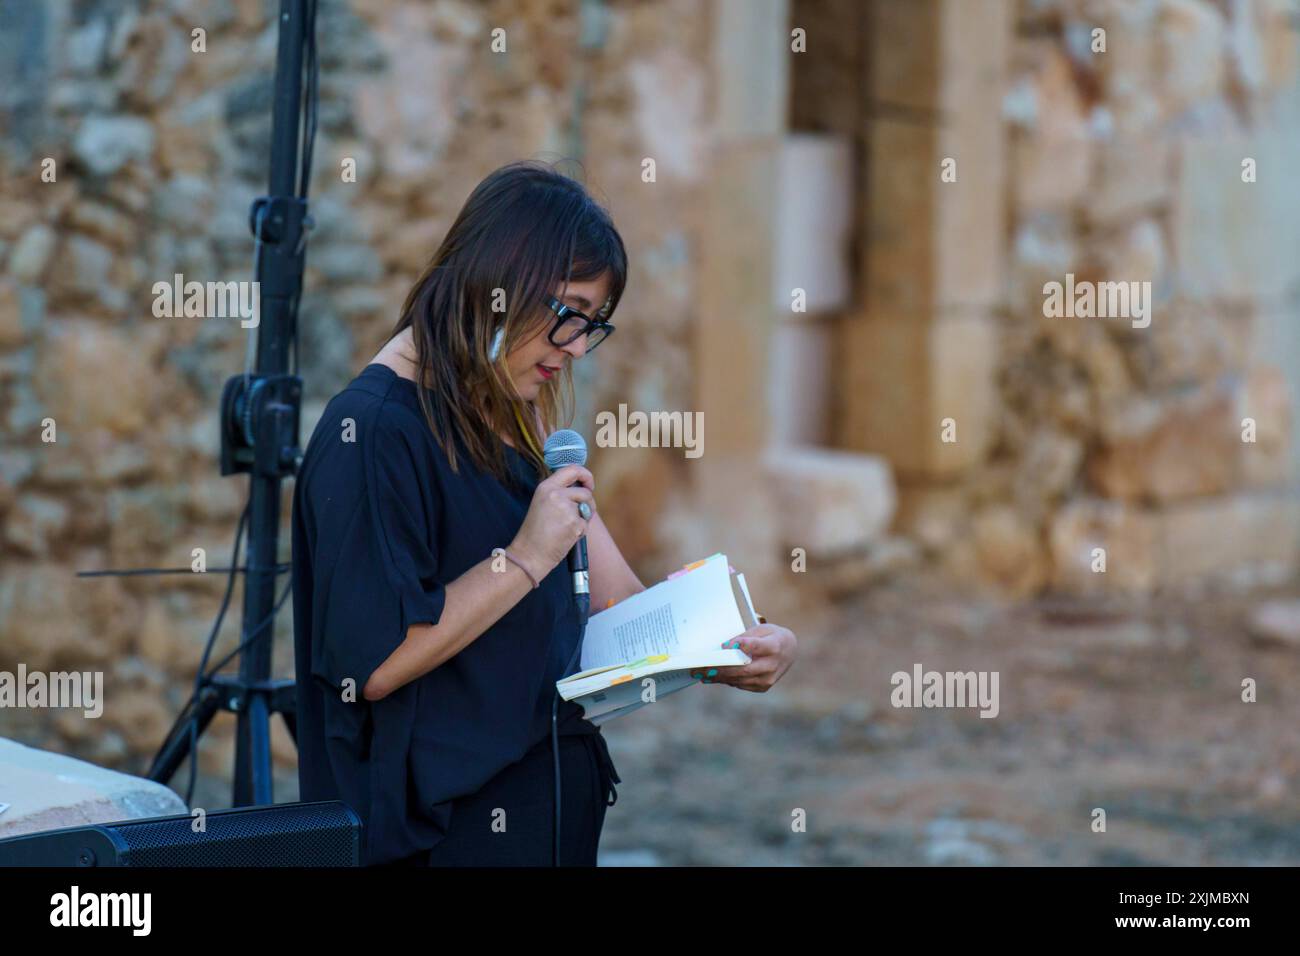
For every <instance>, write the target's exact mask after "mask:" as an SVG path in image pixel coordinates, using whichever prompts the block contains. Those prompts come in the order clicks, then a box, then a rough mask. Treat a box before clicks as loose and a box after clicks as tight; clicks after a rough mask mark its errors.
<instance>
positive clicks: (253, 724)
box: [234, 693, 275, 807]
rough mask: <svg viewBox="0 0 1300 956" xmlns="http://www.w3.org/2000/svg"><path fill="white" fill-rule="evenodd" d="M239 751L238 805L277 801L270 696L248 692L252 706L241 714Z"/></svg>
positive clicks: (236, 804)
mask: <svg viewBox="0 0 1300 956" xmlns="http://www.w3.org/2000/svg"><path fill="white" fill-rule="evenodd" d="M235 739H236V747H235V753H236V755H237V756H238V757H239V758H240V759H238V760H237V762H236V765H235V794H234V796H235V801H234V805H235V806H237V807H250V806H265V805H267V804H270V803H274V802H275V800H274V798H273V797H272V794H271V715H270V710H269V708H268V707H267V702H266V695H265V694H262V693H252V694H249V695H248V707H247V709H246V710H244V711H242V712H241V713H240V714H239V724H238V730H237V735H236V738H235Z"/></svg>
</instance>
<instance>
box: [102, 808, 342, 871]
mask: <svg viewBox="0 0 1300 956" xmlns="http://www.w3.org/2000/svg"><path fill="white" fill-rule="evenodd" d="M205 825H206V827H207V830H206V832H203V833H195V832H194V830H193V818H191V817H171V818H167V819H161V820H148V821H142V822H140V823H119V824H115V825H114V826H113V829H114V830H116V831H117V833H118V834H119V835H120V836H121V838H122V839H123V840H124V841H125V842H126V844H127V847H128V857H127V860H128V862H127V865H128V866H249V867H264V866H267V867H269V866H356V865H357V856H358V849H359V847H358V843H359V824H358V822H357V819H356V816H355V815H354V814H353V813H352V812H351V811H350V810H348V809H347V807H345V806H344V805H343V804H340V803H336V802H327V803H299V804H285V805H282V806H269V807H250V808H246V809H238V810H221V811H214V812H212V813H209V814H208V815H207V819H206V821H205Z"/></svg>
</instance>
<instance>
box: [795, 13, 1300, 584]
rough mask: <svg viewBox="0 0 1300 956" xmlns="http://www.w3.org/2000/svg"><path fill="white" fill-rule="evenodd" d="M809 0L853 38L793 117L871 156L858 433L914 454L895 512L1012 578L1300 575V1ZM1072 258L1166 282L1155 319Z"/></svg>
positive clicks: (843, 396)
mask: <svg viewBox="0 0 1300 956" xmlns="http://www.w3.org/2000/svg"><path fill="white" fill-rule="evenodd" d="M793 22H794V23H796V24H800V25H804V26H806V27H807V28H808V30H809V33H810V35H821V36H825V37H833V38H834V39H833V40H831V41H829V42H827V43H826V45H825V46H824V47H823V48H821V49H823V50H824V51H825V52H824V55H823V56H821V57H819V58H816V59H812V58H810V59H809V60H808V61H806V62H804V63H802V64H801V65H797V66H796V73H795V83H794V90H795V99H794V102H793V117H794V121H795V123H796V124H797V125H798V126H799V128H802V129H806V130H810V131H816V132H817V133H819V134H821V135H827V136H832V137H839V138H842V139H845V140H847V141H849V142H851V143H852V144H853V145H854V146H855V148H856V150H857V155H858V157H859V162H860V167H859V173H858V176H857V179H856V188H857V190H858V193H859V195H858V197H857V204H858V206H859V218H858V223H859V225H858V230H857V245H856V250H857V251H856V262H857V281H856V295H855V297H854V300H853V302H852V303H850V304H849V305H847V306H846V307H845V308H844V309H843V311H842V313H841V315H840V316H839V320H838V323H837V327H838V331H837V342H838V349H837V353H836V356H837V357H836V361H835V362H834V364H833V368H832V371H833V372H834V374H835V376H836V378H837V381H838V390H837V393H836V403H835V408H834V415H835V423H834V425H835V429H834V431H835V435H836V441H837V443H838V444H840V445H841V446H843V447H847V448H853V449H858V450H860V451H864V452H871V453H875V454H878V455H881V456H883V457H884V458H885V459H886V460H887V461H889V463H890V464H891V466H892V467H893V468H894V470H895V473H896V474H897V475H898V477H899V480H900V506H899V514H898V520H897V523H896V527H897V529H898V530H900V531H902V532H903V533H905V534H907V535H908V536H910V537H911V538H912V539H913V540H915V541H917V542H919V543H920V544H921V545H922V546H923V548H924V549H925V551H926V553H928V554H929V555H930V556H931V557H932V558H933V560H934V561H935V562H936V563H938V564H940V565H942V566H944V567H945V568H947V569H948V570H949V571H951V572H954V573H955V574H956V575H957V576H958V577H960V578H961V579H963V580H966V581H968V582H976V583H983V584H988V585H990V586H992V587H994V588H996V589H998V590H1000V591H1002V592H1004V593H1008V594H1011V595H1018V596H1029V595H1037V594H1042V593H1045V592H1056V593H1061V594H1074V595H1099V594H1105V593H1115V592H1118V593H1123V594H1150V593H1152V592H1153V591H1157V590H1159V589H1161V588H1186V587H1189V586H1199V585H1202V584H1204V583H1207V582H1208V581H1210V580H1212V579H1228V580H1230V581H1232V582H1234V583H1236V584H1251V583H1258V582H1260V581H1265V580H1275V579H1278V578H1283V577H1285V576H1287V575H1289V574H1290V573H1292V572H1293V571H1294V568H1295V563H1296V554H1297V547H1298V546H1300V510H1298V509H1300V504H1298V501H1297V495H1296V490H1297V485H1296V479H1297V475H1300V468H1297V461H1298V458H1297V449H1298V448H1300V441H1298V440H1297V438H1298V434H1300V433H1298V430H1297V424H1298V423H1297V419H1296V416H1295V414H1294V411H1293V409H1294V401H1295V395H1296V391H1297V388H1298V387H1300V335H1297V327H1298V326H1300V321H1298V320H1300V282H1298V280H1300V260H1298V259H1297V258H1296V256H1295V255H1294V250H1295V249H1296V247H1297V238H1298V236H1297V231H1298V229H1300V225H1298V224H1300V189H1298V188H1297V186H1296V184H1295V182H1294V180H1293V179H1292V177H1291V176H1290V173H1289V163H1290V159H1291V158H1292V157H1294V156H1296V155H1300V153H1298V152H1297V149H1300V113H1298V112H1297V111H1298V109H1300V88H1298V87H1297V76H1296V47H1297V25H1296V10H1295V7H1294V5H1293V4H1286V3H1282V2H1273V0H1243V2H1213V0H1122V2H1121V0H1116V2H1106V0H1025V2H1020V3H1016V2H1011V0H987V2H980V3H966V2H962V0H934V2H926V3H909V2H906V0H872V2H870V3H866V4H850V3H838V2H836V0H805V2H802V3H796V4H795V7H794V11H793ZM1097 31H1099V32H1097ZM796 63H797V64H799V63H800V61H798V60H796ZM1247 160H1250V161H1251V162H1250V163H1246V165H1245V166H1243V163H1244V162H1245V161H1247ZM946 163H951V164H952V165H951V168H950V172H951V173H952V175H951V176H950V177H946V178H945V175H944V172H945V164H946ZM1248 168H1249V170H1250V171H1252V172H1253V174H1254V175H1253V181H1246V180H1247V179H1250V178H1251V177H1250V176H1249V175H1245V174H1246V172H1247V169H1248ZM1071 276H1072V277H1073V280H1076V281H1077V282H1079V283H1081V284H1083V283H1094V284H1097V283H1107V282H1124V283H1135V282H1136V283H1142V282H1149V283H1150V284H1151V285H1150V295H1151V315H1150V324H1149V325H1147V326H1146V327H1141V328H1139V327H1137V326H1138V325H1139V324H1141V320H1140V319H1137V318H1135V319H1134V320H1132V321H1130V320H1129V319H1126V318H1069V317H1047V316H1046V315H1045V311H1044V306H1045V299H1046V297H1045V294H1044V291H1045V285H1046V284H1047V283H1050V282H1058V283H1062V284H1064V283H1066V282H1067V281H1069V280H1068V279H1067V277H1071ZM1244 419H1251V420H1253V423H1254V429H1255V434H1254V438H1255V440H1254V441H1244V440H1243V434H1244V432H1243V420H1244ZM1099 548H1100V549H1103V550H1104V552H1105V555H1104V560H1105V571H1104V573H1103V572H1102V570H1101V567H1102V565H1101V563H1100V560H1099V559H1100V558H1101V554H1100V552H1098V551H1097V549H1099Z"/></svg>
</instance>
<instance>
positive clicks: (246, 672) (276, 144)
mask: <svg viewBox="0 0 1300 956" xmlns="http://www.w3.org/2000/svg"><path fill="white" fill-rule="evenodd" d="M316 3H317V0H281V2H280V16H279V23H280V31H279V47H278V49H277V53H276V67H275V89H274V100H273V113H272V132H271V157H270V188H269V194H268V195H266V196H261V197H259V198H258V199H256V200H255V201H254V202H253V206H252V209H251V210H250V214H249V225H250V228H251V229H252V232H253V237H254V239H255V241H256V249H257V257H256V267H255V270H256V271H255V278H256V281H258V282H259V283H260V290H261V298H260V310H259V316H260V318H259V324H258V326H257V350H256V360H255V362H254V363H253V364H252V365H251V367H250V368H249V369H246V370H245V373H244V374H243V375H239V376H235V377H233V378H231V379H229V380H228V381H227V382H226V386H225V389H224V390H223V392H222V396H221V474H223V475H232V474H236V473H239V472H247V473H248V475H249V501H248V511H247V516H248V525H249V531H248V536H249V543H248V560H247V566H246V567H245V568H243V569H242V570H243V571H244V594H243V600H244V607H243V621H242V629H241V635H242V636H241V641H240V646H239V649H238V653H239V658H240V660H239V673H238V676H230V677H226V676H222V675H215V674H214V675H207V674H202V673H200V678H199V681H198V686H197V691H196V695H195V697H194V698H193V699H192V700H191V701H190V704H189V705H188V707H187V710H186V713H185V714H183V715H182V717H181V718H180V719H178V721H177V723H176V725H175V726H174V727H173V729H172V733H171V734H169V736H168V739H167V741H166V742H164V744H163V746H162V748H161V749H160V750H159V752H158V755H157V756H156V757H155V758H154V763H153V766H152V767H151V768H150V771H149V778H150V779H152V780H157V781H159V782H163V783H166V782H167V781H168V780H170V779H171V777H172V775H173V774H174V773H175V772H176V769H177V768H178V767H179V766H180V764H181V763H182V762H183V761H184V760H185V758H186V757H190V758H191V760H193V759H195V758H196V757H197V754H195V753H194V752H193V750H194V747H195V745H196V743H197V737H198V735H199V734H201V733H202V732H203V730H204V729H205V728H206V727H207V725H208V724H209V723H210V722H211V720H212V718H213V717H214V716H215V715H216V714H217V712H219V711H222V710H224V711H229V712H233V713H234V714H235V715H236V717H237V731H236V744H235V777H234V787H233V794H232V805H233V806H236V807H242V806H255V805H263V804H269V803H273V802H274V798H273V795H272V786H271V779H272V778H271V737H270V718H271V715H272V714H280V715H281V716H282V717H283V718H284V720H285V723H286V724H287V725H288V728H289V732H290V734H291V735H293V736H294V738H295V740H296V738H297V726H296V722H295V716H294V715H295V709H294V693H293V691H294V683H293V681H291V680H272V679H271V651H272V646H273V642H272V640H271V637H272V635H273V633H274V617H275V613H276V610H277V609H278V607H279V605H280V603H282V602H283V597H282V598H281V600H280V601H279V602H277V601H276V597H275V584H276V576H277V574H278V573H279V572H280V571H282V570H284V569H283V568H279V567H277V564H276V552H277V550H278V543H279V530H280V492H281V484H282V482H283V480H284V479H285V478H287V477H290V476H292V475H293V474H295V472H296V471H297V468H298V465H299V463H300V462H301V460H302V450H301V448H300V447H299V411H300V408H301V404H302V380H301V379H300V378H299V377H298V376H297V375H296V374H294V372H296V367H297V349H296V343H297V318H298V301H299V298H300V296H301V293H302V275H303V263H304V261H305V246H306V238H307V231H308V230H309V229H310V227H311V220H310V218H309V217H308V215H307V185H308V180H309V178H310V173H311V154H312V142H313V139H314V136H315V127H316V109H315V104H316V90H317V63H316V40H315V23H316ZM304 63H305V64H306V66H307V71H308V97H307V99H308V113H307V117H306V126H305V128H304V126H303V109H302V106H303V67H304ZM291 354H292V356H293V358H294V368H293V370H292V371H291V369H290V364H289V363H290V356H291ZM233 563H234V561H233V560H232V564H233ZM284 596H287V591H286V592H285V595H284ZM205 663H206V659H205Z"/></svg>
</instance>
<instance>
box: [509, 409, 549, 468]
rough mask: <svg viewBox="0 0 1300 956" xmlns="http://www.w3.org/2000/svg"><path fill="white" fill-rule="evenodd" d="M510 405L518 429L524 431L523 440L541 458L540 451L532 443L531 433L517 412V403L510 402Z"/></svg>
mask: <svg viewBox="0 0 1300 956" xmlns="http://www.w3.org/2000/svg"><path fill="white" fill-rule="evenodd" d="M512 405H513V407H514V411H515V421H517V422H518V423H519V430H520V431H521V432H523V433H524V441H526V442H528V447H529V448H531V449H532V450H533V454H535V455H536V456H537V457H538V458H541V457H542V453H541V452H540V451H539V450H538V448H537V446H536V445H534V444H533V433H532V432H531V431H529V430H528V428H527V427H525V425H524V419H523V416H522V415H520V414H519V405H518V403H512Z"/></svg>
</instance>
